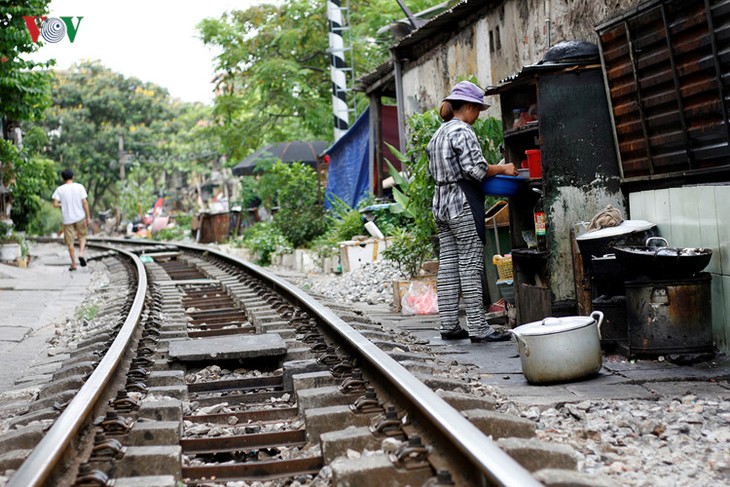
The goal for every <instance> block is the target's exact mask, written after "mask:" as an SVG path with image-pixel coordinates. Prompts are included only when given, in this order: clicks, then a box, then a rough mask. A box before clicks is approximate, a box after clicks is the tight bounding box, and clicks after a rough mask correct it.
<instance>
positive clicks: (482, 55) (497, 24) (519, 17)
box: [403, 0, 637, 118]
mask: <svg viewBox="0 0 730 487" xmlns="http://www.w3.org/2000/svg"><path fill="white" fill-rule="evenodd" d="M636 3H637V1H636V0H611V1H600V0H599V1H592V0H554V1H552V2H550V1H549V0H505V1H503V2H495V7H494V8H493V9H492V10H490V11H489V13H488V14H487V15H486V16H485V17H483V18H481V19H475V22H474V23H473V24H471V26H470V27H468V28H466V29H465V30H464V31H462V32H461V34H460V35H458V36H454V37H452V38H451V39H450V40H449V42H448V43H446V44H444V45H443V46H441V47H440V48H438V49H435V50H434V51H432V52H430V53H428V54H427V55H425V56H423V57H422V58H420V59H418V60H414V61H413V62H410V63H407V64H406V65H405V66H404V67H403V91H404V95H405V98H406V100H405V101H406V103H405V107H404V109H405V112H404V113H405V115H406V118H407V117H408V116H410V115H412V114H414V113H422V112H424V111H426V110H430V109H431V108H434V107H437V106H438V104H439V102H440V101H441V99H442V98H443V97H444V96H446V95H447V94H448V93H449V90H450V89H451V86H452V85H453V84H454V83H455V82H456V80H457V78H458V77H459V76H468V75H475V76H476V77H477V79H478V80H479V83H480V84H481V85H482V86H489V85H494V84H497V83H498V82H499V81H500V80H502V79H504V78H506V77H508V76H511V75H513V74H515V73H517V72H519V71H520V69H522V67H523V66H525V65H528V64H534V63H536V62H537V61H539V60H540V59H542V57H543V56H544V55H545V52H546V51H547V49H548V45H547V23H546V19H547V18H548V16H549V18H550V19H551V24H550V25H551V28H550V32H551V36H550V37H551V44H552V45H555V44H557V43H558V42H561V41H564V40H573V39H585V40H588V41H591V42H593V43H597V42H598V37H597V36H596V34H595V32H594V27H595V26H596V25H598V24H600V23H602V22H603V21H605V20H607V19H609V18H611V17H612V16H614V15H615V14H617V13H619V12H621V11H623V10H625V9H627V8H628V7H631V6H633V5H635V4H636ZM548 12H549V14H548ZM491 102H492V103H493V106H492V107H491V108H490V109H489V110H488V111H487V112H486V115H488V116H494V117H499V113H500V111H499V102H498V100H497V99H496V97H494V99H493V100H491Z"/></svg>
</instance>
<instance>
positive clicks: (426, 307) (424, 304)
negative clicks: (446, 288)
mask: <svg viewBox="0 0 730 487" xmlns="http://www.w3.org/2000/svg"><path fill="white" fill-rule="evenodd" d="M400 303H401V313H403V314H404V315H430V314H434V313H438V312H439V306H438V295H437V294H436V291H435V290H434V288H433V286H430V285H429V284H427V283H425V282H420V281H413V282H412V283H411V284H410V285H409V286H408V291H407V292H406V293H405V295H404V296H403V297H402V298H401V300H400Z"/></svg>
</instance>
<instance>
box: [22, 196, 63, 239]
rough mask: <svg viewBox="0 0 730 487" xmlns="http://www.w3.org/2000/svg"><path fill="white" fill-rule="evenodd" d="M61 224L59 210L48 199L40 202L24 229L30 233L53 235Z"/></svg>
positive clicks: (59, 228)
mask: <svg viewBox="0 0 730 487" xmlns="http://www.w3.org/2000/svg"><path fill="white" fill-rule="evenodd" d="M62 225H63V220H62V217H61V211H60V210H59V209H58V208H54V207H53V203H51V202H50V201H43V202H41V207H40V209H39V210H38V213H37V214H36V216H35V218H33V220H32V221H31V222H30V224H29V225H28V227H27V228H26V231H27V232H28V233H29V234H30V235H54V234H56V233H57V232H58V231H59V230H61V226H62Z"/></svg>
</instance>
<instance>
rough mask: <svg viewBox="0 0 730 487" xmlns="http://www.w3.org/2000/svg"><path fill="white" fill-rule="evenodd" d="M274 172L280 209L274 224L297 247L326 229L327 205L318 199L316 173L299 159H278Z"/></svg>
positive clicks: (307, 242)
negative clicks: (292, 161)
mask: <svg viewBox="0 0 730 487" xmlns="http://www.w3.org/2000/svg"><path fill="white" fill-rule="evenodd" d="M271 174H273V175H274V177H276V178H277V181H278V187H279V194H278V200H279V211H278V212H277V213H276V214H275V215H274V219H273V223H274V225H275V226H276V227H277V228H278V229H279V231H280V232H281V234H282V235H283V236H284V237H286V240H287V241H288V242H290V243H291V245H293V246H294V248H299V247H303V246H305V245H307V244H309V243H310V242H311V241H312V240H314V239H315V238H317V237H318V236H320V235H322V234H323V233H324V232H325V231H326V230H327V220H326V218H325V213H324V206H323V205H322V204H321V203H320V202H318V201H317V198H318V188H317V175H316V173H315V172H314V169H312V168H311V167H309V166H307V165H305V164H302V163H300V162H295V163H292V164H284V163H282V162H277V163H276V164H274V166H273V168H272V170H271Z"/></svg>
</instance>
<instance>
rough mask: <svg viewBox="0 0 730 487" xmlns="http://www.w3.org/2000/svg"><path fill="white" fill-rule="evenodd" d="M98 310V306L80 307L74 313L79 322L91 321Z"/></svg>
mask: <svg viewBox="0 0 730 487" xmlns="http://www.w3.org/2000/svg"><path fill="white" fill-rule="evenodd" d="M99 311H100V308H99V305H98V304H87V305H82V306H81V307H80V308H79V309H78V310H77V311H76V318H77V319H79V320H93V319H94V318H96V315H97V314H99Z"/></svg>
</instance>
